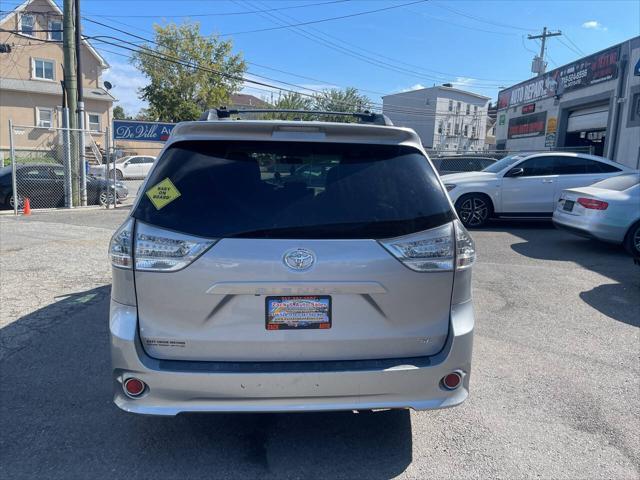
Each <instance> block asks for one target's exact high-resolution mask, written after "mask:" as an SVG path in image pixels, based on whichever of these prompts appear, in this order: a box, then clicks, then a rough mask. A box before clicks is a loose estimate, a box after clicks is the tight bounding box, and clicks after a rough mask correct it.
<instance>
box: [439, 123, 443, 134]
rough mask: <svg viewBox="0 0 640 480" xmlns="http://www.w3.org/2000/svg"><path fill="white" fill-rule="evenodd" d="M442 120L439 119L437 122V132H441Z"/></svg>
mask: <svg viewBox="0 0 640 480" xmlns="http://www.w3.org/2000/svg"><path fill="white" fill-rule="evenodd" d="M442 124H443V122H442V120H440V123H438V133H442Z"/></svg>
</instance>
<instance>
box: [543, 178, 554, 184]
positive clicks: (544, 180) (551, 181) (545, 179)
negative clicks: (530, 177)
mask: <svg viewBox="0 0 640 480" xmlns="http://www.w3.org/2000/svg"><path fill="white" fill-rule="evenodd" d="M542 183H553V179H552V178H543V179H542Z"/></svg>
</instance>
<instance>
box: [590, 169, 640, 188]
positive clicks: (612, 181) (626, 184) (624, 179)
mask: <svg viewBox="0 0 640 480" xmlns="http://www.w3.org/2000/svg"><path fill="white" fill-rule="evenodd" d="M639 183H640V174H638V173H629V174H627V175H618V176H616V177H611V178H607V179H605V180H601V181H599V182H596V183H594V184H593V185H591V186H592V187H595V188H603V189H605V190H617V191H619V192H622V191H623V190H627V189H629V188H631V187H633V186H635V185H638V184H639Z"/></svg>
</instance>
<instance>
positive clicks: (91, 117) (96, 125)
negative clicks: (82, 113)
mask: <svg viewBox="0 0 640 480" xmlns="http://www.w3.org/2000/svg"><path fill="white" fill-rule="evenodd" d="M87 119H88V123H89V130H91V131H92V132H99V131H100V114H99V113H87Z"/></svg>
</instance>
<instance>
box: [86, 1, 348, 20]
mask: <svg viewBox="0 0 640 480" xmlns="http://www.w3.org/2000/svg"><path fill="white" fill-rule="evenodd" d="M350 1H351V0H331V1H328V2H320V3H305V4H303V5H293V6H289V7H276V8H268V9H266V10H255V11H252V12H246V11H245V12H218V13H191V14H184V13H182V14H180V15H110V14H104V13H90V15H93V16H94V17H98V18H158V17H165V18H177V17H181V18H183V17H188V18H196V17H227V16H238V15H250V14H252V13H260V12H275V11H279V10H295V9H299V8H308V7H317V6H322V5H330V4H335V3H346V2H350Z"/></svg>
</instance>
